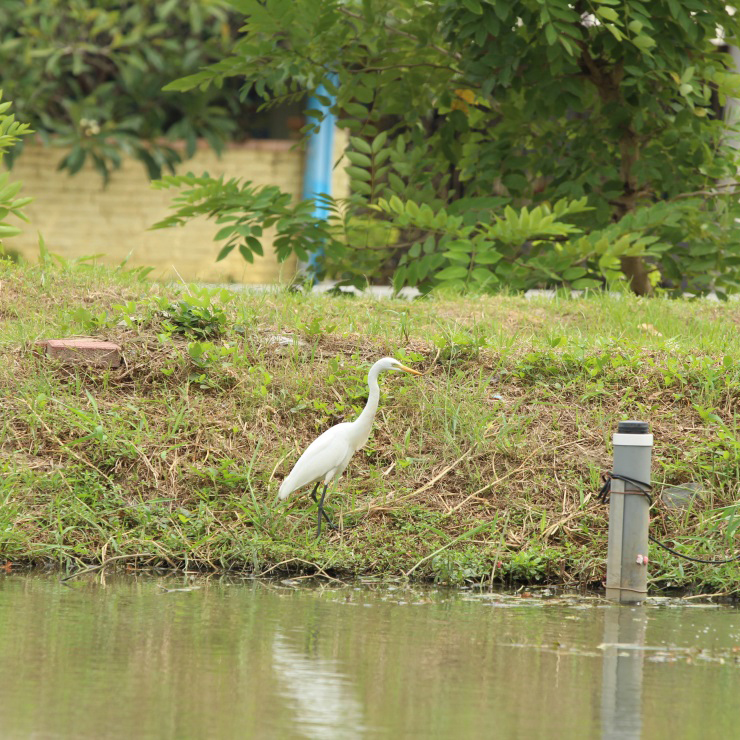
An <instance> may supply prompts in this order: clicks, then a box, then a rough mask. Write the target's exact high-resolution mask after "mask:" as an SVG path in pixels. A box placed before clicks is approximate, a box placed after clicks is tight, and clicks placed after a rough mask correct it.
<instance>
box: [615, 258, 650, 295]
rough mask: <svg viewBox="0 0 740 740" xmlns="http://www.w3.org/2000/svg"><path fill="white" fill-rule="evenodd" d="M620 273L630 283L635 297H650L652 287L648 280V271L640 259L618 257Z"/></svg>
mask: <svg viewBox="0 0 740 740" xmlns="http://www.w3.org/2000/svg"><path fill="white" fill-rule="evenodd" d="M619 261H620V263H621V266H622V272H623V273H624V275H625V276H626V277H627V278H628V279H629V281H630V288H632V292H633V293H635V294H636V295H650V294H651V293H652V292H653V286H652V283H651V282H650V279H649V278H648V270H647V267H646V266H645V260H643V259H642V257H620V260H619Z"/></svg>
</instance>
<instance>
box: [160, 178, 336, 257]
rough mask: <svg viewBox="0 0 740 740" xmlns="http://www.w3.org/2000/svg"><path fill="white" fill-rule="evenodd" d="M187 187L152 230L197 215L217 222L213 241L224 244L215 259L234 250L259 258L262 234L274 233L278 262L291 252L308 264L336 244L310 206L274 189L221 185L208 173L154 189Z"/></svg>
mask: <svg viewBox="0 0 740 740" xmlns="http://www.w3.org/2000/svg"><path fill="white" fill-rule="evenodd" d="M182 186H187V188H188V189H187V190H184V191H183V192H182V194H181V195H178V196H177V197H176V198H175V213H174V214H172V215H171V216H168V217H167V218H166V219H163V220H162V221H159V222H158V223H156V224H155V225H154V226H153V228H155V229H163V228H167V227H170V226H176V225H182V224H184V223H185V222H186V221H187V220H188V219H190V218H194V217H195V216H201V215H204V216H207V217H208V218H215V219H216V223H217V224H219V225H222V228H221V229H220V230H219V231H218V233H217V234H216V236H215V240H216V241H223V240H225V242H226V243H225V245H224V246H223V248H222V249H221V250H220V251H219V253H218V257H217V260H222V259H224V257H226V256H227V255H228V254H230V253H231V252H232V251H233V250H234V249H235V248H237V247H238V249H239V253H240V254H241V255H242V257H244V259H245V260H247V262H253V261H254V255H255V254H256V255H259V256H261V255H262V254H263V249H262V242H261V239H262V236H263V231H264V229H267V228H270V227H271V226H272V227H274V228H275V232H276V235H275V238H274V240H273V244H274V247H275V251H276V253H277V257H278V259H279V260H281V261H282V260H285V259H287V258H288V257H289V256H290V255H291V254H293V253H295V254H296V255H298V257H299V258H300V259H303V260H307V259H308V255H309V253H310V252H312V251H314V250H315V249H317V248H319V247H320V246H321V244H322V243H334V239H333V238H332V237H331V235H330V233H329V230H328V227H327V224H326V222H325V221H324V220H323V219H320V218H317V217H315V216H314V215H313V208H314V205H313V201H301V202H299V203H297V204H292V203H291V202H290V201H291V196H290V194H289V193H284V192H283V191H281V190H280V188H278V187H277V186H274V185H268V186H256V185H253V184H252V183H251V182H245V183H241V182H240V180H239V179H238V178H232V179H230V180H224V179H223V178H218V179H216V178H213V177H210V176H209V175H208V174H204V175H203V176H201V177H196V176H195V175H193V174H190V173H189V174H187V175H168V176H166V177H164V178H162V179H161V180H158V181H156V182H155V183H154V187H155V188H158V189H164V188H174V187H182Z"/></svg>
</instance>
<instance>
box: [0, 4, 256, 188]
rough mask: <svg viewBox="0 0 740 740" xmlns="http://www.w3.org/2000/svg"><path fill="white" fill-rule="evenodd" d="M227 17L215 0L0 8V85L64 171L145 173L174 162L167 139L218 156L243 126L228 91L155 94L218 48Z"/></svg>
mask: <svg viewBox="0 0 740 740" xmlns="http://www.w3.org/2000/svg"><path fill="white" fill-rule="evenodd" d="M233 25H234V14H233V11H231V10H230V8H229V6H228V4H227V3H226V2H224V1H223V0H194V1H193V2H188V3H185V4H182V3H178V2H175V1H173V0H168V1H167V2H160V1H159V0H126V1H125V2H120V0H102V1H101V0H76V2H72V3H60V2H57V0H41V1H39V2H33V3H29V2H25V1H24V0H5V2H3V3H2V4H0V58H2V60H3V84H4V86H5V89H6V92H7V93H8V94H9V95H10V96H11V97H12V98H14V99H15V101H16V105H17V109H18V114H19V115H20V116H21V117H22V118H23V119H24V120H27V121H30V123H31V125H32V126H33V128H34V129H36V131H37V132H38V134H39V136H40V137H41V139H42V140H43V141H45V142H47V143H49V144H51V145H53V146H55V147H59V148H61V149H62V150H64V151H65V152H66V154H65V155H64V156H63V158H62V159H61V161H60V163H59V167H60V168H61V169H66V170H67V171H68V172H69V173H70V174H74V173H75V172H77V171H79V170H80V168H81V167H82V166H83V165H84V164H85V163H86V162H91V163H92V164H93V165H94V167H95V168H96V170H97V171H98V172H99V173H100V174H101V175H102V176H103V177H104V178H105V179H106V180H107V179H108V177H109V176H110V173H111V171H112V170H115V169H117V168H118V167H119V166H120V163H121V158H122V157H123V156H124V155H129V156H133V157H135V158H137V159H138V160H139V161H140V162H141V163H142V164H143V165H144V167H145V168H146V170H147V173H148V174H149V176H150V177H152V178H154V177H159V176H160V175H161V172H162V169H168V170H172V168H173V167H174V165H175V164H176V163H177V162H179V161H180V159H181V158H182V156H183V153H182V151H181V150H179V149H176V148H174V147H173V146H172V145H171V144H170V143H168V141H172V140H178V139H184V140H185V142H186V150H185V154H186V156H192V154H193V152H194V151H195V147H196V143H197V140H198V139H199V138H202V139H205V140H206V141H208V143H209V144H210V145H211V146H212V147H214V148H215V149H216V150H218V151H220V149H221V147H222V146H223V143H224V142H225V141H226V140H228V139H230V138H232V137H233V135H234V134H235V132H236V131H237V130H238V124H239V123H243V120H242V119H243V115H244V110H245V109H244V106H243V105H242V102H241V101H240V100H239V96H238V92H237V85H236V84H230V85H229V84H227V85H226V87H225V88H224V89H217V88H213V89H211V90H204V91H196V92H193V93H192V94H190V95H188V96H183V95H162V92H161V90H162V87H163V86H164V85H165V84H166V83H167V82H169V81H171V80H172V79H173V78H175V77H178V76H181V75H186V74H189V73H190V72H193V71H195V70H197V69H198V68H199V67H201V66H203V65H206V64H209V63H213V62H215V61H216V60H218V59H219V58H221V57H222V56H223V55H224V54H225V53H226V52H227V50H228V48H229V43H230V40H231V37H232V35H233V33H234V30H233Z"/></svg>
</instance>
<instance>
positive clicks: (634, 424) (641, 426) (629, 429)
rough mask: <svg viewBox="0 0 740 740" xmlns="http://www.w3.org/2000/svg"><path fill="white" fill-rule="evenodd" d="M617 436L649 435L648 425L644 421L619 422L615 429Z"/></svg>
mask: <svg viewBox="0 0 740 740" xmlns="http://www.w3.org/2000/svg"><path fill="white" fill-rule="evenodd" d="M617 433H619V434H649V433H650V424H648V423H647V422H646V421H620V422H619V426H618V427H617Z"/></svg>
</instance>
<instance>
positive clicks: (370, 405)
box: [354, 365, 380, 438]
mask: <svg viewBox="0 0 740 740" xmlns="http://www.w3.org/2000/svg"><path fill="white" fill-rule="evenodd" d="M379 373H380V370H379V369H378V368H376V367H375V365H373V366H372V367H371V368H370V372H369V373H368V374H367V385H368V388H369V389H370V393H369V395H368V397H367V403H366V404H365V408H364V409H363V410H362V413H361V414H360V415H359V416H358V417H357V419H355V421H354V427H355V429H357V432H358V435H364V436H365V438H367V435H369V434H370V428H371V427H372V425H373V419H374V418H375V412H376V411H377V410H378V400H379V399H380V386H379V385H378V375H379Z"/></svg>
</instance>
